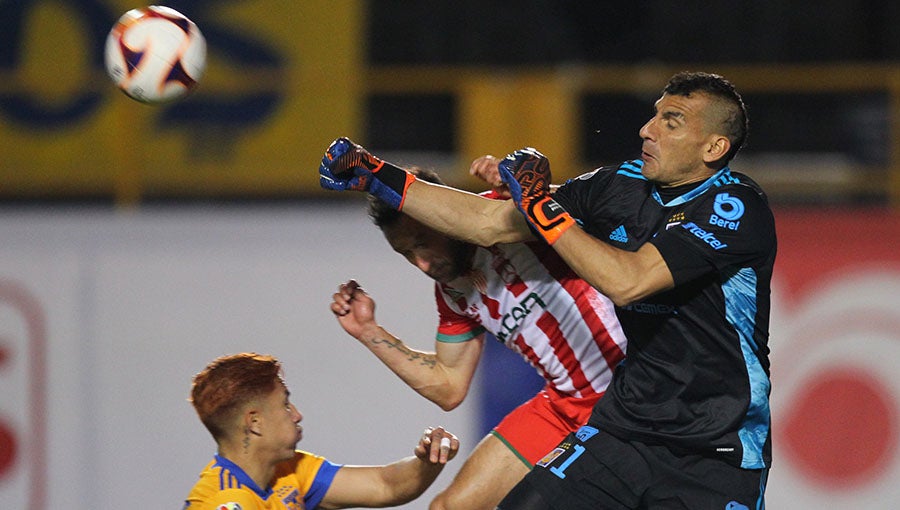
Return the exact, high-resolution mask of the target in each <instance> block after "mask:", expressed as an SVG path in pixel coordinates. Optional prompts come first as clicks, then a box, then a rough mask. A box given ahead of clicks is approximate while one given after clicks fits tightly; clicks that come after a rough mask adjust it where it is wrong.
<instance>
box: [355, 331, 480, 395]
mask: <svg viewBox="0 0 900 510" xmlns="http://www.w3.org/2000/svg"><path fill="white" fill-rule="evenodd" d="M359 340H360V342H362V343H363V345H365V346H366V347H367V348H368V349H369V350H370V351H372V354H374V355H375V356H376V357H377V358H378V359H379V360H381V362H382V363H384V364H385V366H387V367H388V368H389V369H391V371H392V372H394V373H395V374H397V377H399V378H400V379H401V380H403V382H405V383H406V384H407V385H408V386H409V387H410V388H412V389H413V390H414V391H415V392H416V393H418V394H420V395H422V396H423V397H425V398H427V399H428V400H430V401H432V402H434V403H435V404H437V405H438V406H440V407H441V409H444V410H445V411H449V410H451V409H454V408H455V407H456V406H458V405H459V404H460V402H462V400H463V399H464V398H465V395H466V393H467V392H468V384H467V382H468V381H465V383H461V382H457V380H456V378H454V377H453V374H452V373H451V371H450V370H448V369H447V368H446V367H445V366H443V365H442V364H441V363H440V362H439V360H438V356H437V353H435V352H425V351H420V350H417V349H412V348H410V347H409V346H407V345H406V344H405V343H404V342H403V341H402V340H400V339H399V338H397V337H395V336H394V335H392V334H390V333H389V332H387V331H386V330H385V329H384V328H381V327H379V328H377V329H375V330H374V331H372V332H371V333H367V334H365V335H363V336H362V337H360V338H359Z"/></svg>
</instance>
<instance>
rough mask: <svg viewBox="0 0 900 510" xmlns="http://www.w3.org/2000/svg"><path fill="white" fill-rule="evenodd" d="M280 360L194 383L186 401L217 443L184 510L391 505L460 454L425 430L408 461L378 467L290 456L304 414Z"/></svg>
mask: <svg viewBox="0 0 900 510" xmlns="http://www.w3.org/2000/svg"><path fill="white" fill-rule="evenodd" d="M289 397H290V392H289V391H288V389H287V386H286V385H285V383H284V380H283V378H282V369H281V364H280V362H279V361H278V360H277V359H275V358H273V357H271V356H265V355H259V354H255V353H242V354H235V355H230V356H223V357H220V358H217V359H216V360H214V361H213V362H211V363H210V364H209V365H207V367H206V368H205V369H204V370H203V371H202V372H200V373H199V374H197V375H196V376H195V377H194V384H193V388H192V390H191V402H192V403H193V405H194V408H195V409H196V411H197V414H198V415H199V417H200V420H201V421H202V422H203V424H204V425H205V426H206V428H207V429H209V431H210V433H211V434H212V436H213V438H214V439H215V440H216V444H217V445H218V453H217V454H216V455H215V458H214V459H213V461H212V462H210V463H209V464H208V465H207V466H206V468H205V469H204V470H203V472H202V473H201V474H200V480H199V481H198V482H197V483H196V484H195V485H194V488H193V489H192V490H191V492H190V494H189V495H188V498H187V500H186V501H185V506H184V508H185V510H187V509H190V510H305V509H309V510H311V509H313V508H323V509H324V508H345V507H384V506H396V505H401V504H403V503H406V502H408V501H411V500H413V499H415V498H416V497H418V496H419V495H421V494H422V493H423V492H425V490H426V489H427V488H428V487H429V486H430V485H431V483H432V482H434V480H435V478H437V476H438V474H439V473H440V472H441V470H442V469H443V467H444V465H445V464H446V463H447V462H448V461H449V460H450V459H452V458H453V457H454V456H455V455H456V452H457V451H458V450H459V440H458V439H457V438H456V436H454V435H453V434H451V433H450V432H448V431H446V430H444V429H443V428H442V427H436V428H432V427H429V428H427V429H425V433H424V434H423V435H422V437H421V438H420V439H419V443H418V444H417V445H416V448H415V452H414V453H415V455H414V456H409V457H405V458H403V459H400V460H398V461H396V462H393V463H391V464H386V465H382V466H342V465H339V464H334V463H332V462H329V461H328V460H326V459H325V458H324V457H320V456H318V455H313V454H310V453H307V452H303V451H298V450H295V447H296V445H297V443H298V442H299V441H300V439H301V438H302V437H303V429H302V427H301V426H300V421H301V420H302V419H303V415H301V414H300V412H299V411H298V410H297V408H296V407H294V404H292V403H291V401H290V398H289Z"/></svg>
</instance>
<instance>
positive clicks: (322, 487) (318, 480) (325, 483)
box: [303, 460, 343, 508]
mask: <svg viewBox="0 0 900 510" xmlns="http://www.w3.org/2000/svg"><path fill="white" fill-rule="evenodd" d="M341 467H343V466H342V465H341V464H335V463H333V462H329V461H328V460H326V461H325V462H323V463H322V465H321V466H319V470H318V471H317V472H316V477H315V478H314V479H313V483H312V485H311V486H310V487H309V491H307V492H306V494H304V495H303V503H304V504H305V505H306V508H316V507H317V506H319V503H321V502H322V498H324V497H325V493H326V492H328V488H329V487H331V482H333V481H334V475H336V474H337V472H338V469H341Z"/></svg>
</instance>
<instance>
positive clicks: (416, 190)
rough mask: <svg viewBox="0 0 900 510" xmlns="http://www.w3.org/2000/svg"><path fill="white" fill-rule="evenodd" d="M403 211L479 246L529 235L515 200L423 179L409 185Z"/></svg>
mask: <svg viewBox="0 0 900 510" xmlns="http://www.w3.org/2000/svg"><path fill="white" fill-rule="evenodd" d="M403 212H404V213H406V214H408V215H410V216H411V217H413V218H415V219H416V220H418V221H420V222H421V223H423V224H425V225H427V226H428V227H431V228H433V229H435V230H437V231H438V232H442V233H444V234H447V235H449V236H452V237H455V238H457V239H461V240H463V241H466V242H469V243H473V244H477V245H479V246H491V245H493V244H497V243H512V242H518V241H527V240H531V239H533V237H532V235H531V232H530V231H529V230H528V226H527V224H526V223H525V221H524V220H523V219H522V217H521V215H520V214H519V213H518V211H516V208H515V204H513V203H511V202H507V201H503V200H491V199H488V198H484V197H480V196H478V195H476V194H474V193H468V192H466V191H462V190H458V189H454V188H449V187H446V186H440V185H437V184H431V183H428V182H424V181H416V182H414V183H412V184H411V185H410V186H409V189H408V190H407V192H406V201H405V202H404V204H403Z"/></svg>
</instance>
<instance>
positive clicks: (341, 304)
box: [331, 280, 378, 339]
mask: <svg viewBox="0 0 900 510" xmlns="http://www.w3.org/2000/svg"><path fill="white" fill-rule="evenodd" d="M331 313H333V314H334V316H335V317H336V318H337V321H338V324H340V325H341V327H342V328H344V331H346V332H347V333H348V334H349V335H350V336H352V337H354V338H356V339H360V338H361V337H362V336H363V335H364V334H365V332H366V331H367V330H372V329H375V328H377V327H378V322H377V321H376V320H375V301H374V300H373V299H372V298H371V297H370V296H369V295H368V294H366V291H364V290H363V288H362V287H361V286H360V285H359V283H358V282H357V281H356V280H349V281H347V282H346V283H342V284H341V285H340V286H338V290H337V292H335V293H334V294H333V295H332V296H331Z"/></svg>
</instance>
